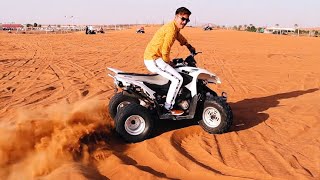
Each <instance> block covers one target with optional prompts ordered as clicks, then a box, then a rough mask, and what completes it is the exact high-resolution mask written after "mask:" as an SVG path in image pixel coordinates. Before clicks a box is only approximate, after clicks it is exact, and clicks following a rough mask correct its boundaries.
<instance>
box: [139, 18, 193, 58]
mask: <svg viewBox="0 0 320 180" xmlns="http://www.w3.org/2000/svg"><path fill="white" fill-rule="evenodd" d="M175 40H178V41H179V42H180V45H181V46H183V45H187V44H188V42H187V40H186V39H185V38H184V37H183V36H182V35H181V34H180V30H179V29H178V27H177V26H176V25H175V23H174V21H172V22H170V23H167V24H165V25H163V26H162V27H161V28H160V29H159V30H158V31H157V32H156V33H155V35H154V36H153V38H152V39H151V41H150V42H149V44H148V45H147V48H146V50H145V51H144V59H145V60H155V59H158V58H162V59H163V60H164V61H165V62H169V61H170V49H171V47H172V45H173V43H174V41H175Z"/></svg>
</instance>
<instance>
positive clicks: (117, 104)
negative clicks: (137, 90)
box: [109, 92, 140, 119]
mask: <svg viewBox="0 0 320 180" xmlns="http://www.w3.org/2000/svg"><path fill="white" fill-rule="evenodd" d="M132 103H136V104H139V103H140V101H139V100H138V99H136V98H133V97H130V96H127V95H125V94H124V93H123V92H119V93H117V94H115V95H114V96H113V97H112V98H111V99H110V102H109V113H110V116H111V118H112V119H114V118H115V117H116V115H117V112H118V111H119V110H120V109H121V108H123V107H124V106H125V105H127V104H132Z"/></svg>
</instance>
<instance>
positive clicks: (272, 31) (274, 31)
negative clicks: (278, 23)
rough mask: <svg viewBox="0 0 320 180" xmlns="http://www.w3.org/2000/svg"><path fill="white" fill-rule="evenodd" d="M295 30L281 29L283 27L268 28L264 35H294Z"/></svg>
mask: <svg viewBox="0 0 320 180" xmlns="http://www.w3.org/2000/svg"><path fill="white" fill-rule="evenodd" d="M294 31H295V29H294V28H281V27H267V28H265V29H264V33H267V34H288V33H294Z"/></svg>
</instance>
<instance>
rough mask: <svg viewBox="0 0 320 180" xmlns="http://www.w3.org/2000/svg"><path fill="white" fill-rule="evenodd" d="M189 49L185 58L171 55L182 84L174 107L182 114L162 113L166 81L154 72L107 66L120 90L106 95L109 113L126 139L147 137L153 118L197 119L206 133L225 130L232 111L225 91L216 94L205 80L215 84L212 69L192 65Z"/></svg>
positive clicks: (152, 125)
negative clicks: (129, 70) (145, 72)
mask: <svg viewBox="0 0 320 180" xmlns="http://www.w3.org/2000/svg"><path fill="white" fill-rule="evenodd" d="M198 53H200V52H197V53H191V55H190V56H188V57H187V58H186V59H185V60H183V59H182V58H178V59H174V60H173V63H174V64H175V69H176V70H177V71H178V72H179V73H180V74H181V76H182V77H183V84H182V86H181V88H180V91H179V93H178V95H177V98H176V103H175V106H174V109H180V110H183V111H184V113H183V114H182V115H179V116H176V115H171V114H168V113H166V114H162V112H163V111H162V110H163V108H164V103H165V100H166V95H167V92H168V89H169V86H170V81H169V80H168V79H166V78H163V77H162V76H160V75H158V74H137V73H127V72H122V71H120V70H117V69H114V68H109V67H108V69H109V70H110V71H112V72H113V73H111V74H108V75H109V76H111V77H112V78H113V79H114V83H115V91H116V92H117V90H118V87H119V88H121V89H122V90H123V91H122V92H120V93H116V94H115V96H113V97H112V98H111V99H110V102H109V113H110V116H111V117H112V118H113V119H114V120H115V128H116V131H117V133H119V134H120V136H122V137H123V138H124V140H126V141H127V142H139V141H143V140H145V139H147V138H148V137H150V135H151V133H152V131H153V129H154V128H155V127H154V126H155V121H156V120H161V119H172V120H187V119H194V120H198V123H199V124H200V126H201V127H202V128H203V129H204V130H205V131H207V132H208V133H212V134H216V133H218V134H219V133H225V132H227V131H228V130H229V128H230V127H231V124H232V121H233V114H232V110H231V108H230V106H229V105H228V103H227V94H226V93H225V92H223V93H222V94H221V96H218V95H217V93H216V92H214V91H213V90H211V89H210V88H209V87H208V86H207V83H214V84H218V83H221V81H220V79H219V78H218V77H217V76H216V75H215V74H213V73H210V72H209V71H207V70H205V69H201V68H197V67H196V61H195V59H194V56H195V55H197V54H198Z"/></svg>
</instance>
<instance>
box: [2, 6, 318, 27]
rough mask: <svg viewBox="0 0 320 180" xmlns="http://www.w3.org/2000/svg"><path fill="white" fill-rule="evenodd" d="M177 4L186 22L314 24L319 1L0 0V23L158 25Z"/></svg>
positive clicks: (199, 23)
mask: <svg viewBox="0 0 320 180" xmlns="http://www.w3.org/2000/svg"><path fill="white" fill-rule="evenodd" d="M182 6H184V7H187V8H188V9H189V10H190V11H191V12H192V15H191V16H190V19H191V22H190V24H191V25H202V24H206V23H212V24H216V25H225V26H234V25H244V24H247V25H249V24H253V25H255V26H275V24H279V26H280V27H293V26H294V24H298V25H299V27H320V0H268V1H267V0H14V1H8V0H3V1H2V2H1V3H0V23H8V22H15V23H21V24H25V23H31V24H33V23H38V24H79V25H83V24H162V23H166V22H168V21H170V20H172V19H173V18H174V14H175V10H176V9H177V8H179V7H182Z"/></svg>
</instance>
